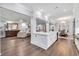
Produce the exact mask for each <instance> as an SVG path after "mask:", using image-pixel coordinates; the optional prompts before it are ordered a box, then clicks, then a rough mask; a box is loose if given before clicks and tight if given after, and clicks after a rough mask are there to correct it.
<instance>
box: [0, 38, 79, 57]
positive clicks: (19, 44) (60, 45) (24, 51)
mask: <svg viewBox="0 0 79 59" xmlns="http://www.w3.org/2000/svg"><path fill="white" fill-rule="evenodd" d="M1 53H2V56H78V55H79V54H78V50H77V48H76V47H75V44H74V43H73V41H71V40H67V39H58V40H57V41H56V42H55V44H53V45H52V46H51V47H50V48H49V49H48V50H44V49H42V48H40V47H37V46H35V45H32V44H31V43H30V37H29V38H26V39H18V38H16V37H12V38H3V39H1Z"/></svg>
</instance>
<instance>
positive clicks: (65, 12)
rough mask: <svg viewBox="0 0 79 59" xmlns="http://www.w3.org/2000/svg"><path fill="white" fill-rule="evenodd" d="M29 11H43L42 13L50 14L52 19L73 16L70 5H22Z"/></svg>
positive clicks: (71, 5)
mask: <svg viewBox="0 0 79 59" xmlns="http://www.w3.org/2000/svg"><path fill="white" fill-rule="evenodd" d="M22 5H24V6H25V7H27V8H29V9H31V10H34V11H35V10H39V9H43V10H44V12H46V13H47V14H50V15H51V17H52V18H53V19H55V18H58V17H64V16H69V15H73V5H74V4H72V3H22Z"/></svg>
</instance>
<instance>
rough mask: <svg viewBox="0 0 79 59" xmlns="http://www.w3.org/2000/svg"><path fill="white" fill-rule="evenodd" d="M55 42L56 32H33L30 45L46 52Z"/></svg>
mask: <svg viewBox="0 0 79 59" xmlns="http://www.w3.org/2000/svg"><path fill="white" fill-rule="evenodd" d="M56 40H57V32H55V31H54V32H49V33H45V32H34V33H32V34H31V43H32V44H34V45H36V46H38V47H41V48H43V49H45V50H47V49H48V48H49V47H50V46H51V45H52V44H53V43H54V42H55V41H56Z"/></svg>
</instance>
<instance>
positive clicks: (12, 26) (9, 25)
mask: <svg viewBox="0 0 79 59" xmlns="http://www.w3.org/2000/svg"><path fill="white" fill-rule="evenodd" d="M7 29H8V30H18V24H17V23H7Z"/></svg>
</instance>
